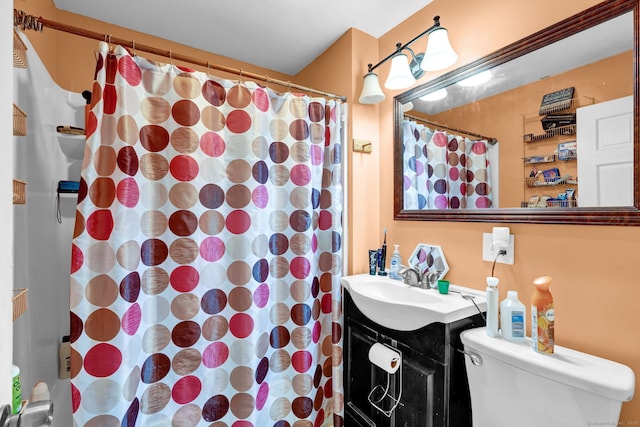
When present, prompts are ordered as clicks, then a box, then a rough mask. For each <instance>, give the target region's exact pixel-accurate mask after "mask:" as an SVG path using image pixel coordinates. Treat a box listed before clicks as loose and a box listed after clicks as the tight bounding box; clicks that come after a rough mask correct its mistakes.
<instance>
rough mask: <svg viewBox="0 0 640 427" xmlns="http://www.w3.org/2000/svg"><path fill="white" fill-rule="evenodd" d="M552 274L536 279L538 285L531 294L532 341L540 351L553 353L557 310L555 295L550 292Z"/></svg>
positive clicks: (534, 282)
mask: <svg viewBox="0 0 640 427" xmlns="http://www.w3.org/2000/svg"><path fill="white" fill-rule="evenodd" d="M551 280H552V279H551V277H550V276H542V277H538V278H536V279H534V281H533V284H534V285H535V286H536V289H535V291H534V292H533V295H532V296H531V341H532V345H533V349H534V350H535V351H537V352H539V353H548V354H551V353H553V333H554V331H553V329H554V320H555V310H554V308H553V296H552V295H551V292H549V284H550V283H551Z"/></svg>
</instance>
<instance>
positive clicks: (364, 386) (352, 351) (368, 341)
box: [344, 319, 389, 427]
mask: <svg viewBox="0 0 640 427" xmlns="http://www.w3.org/2000/svg"><path fill="white" fill-rule="evenodd" d="M346 326H347V328H346V334H345V351H346V353H347V354H346V355H345V357H346V359H345V362H346V365H345V368H344V370H345V372H344V374H345V378H344V381H345V385H344V386H345V399H346V409H345V412H346V414H345V416H346V418H347V420H351V422H352V423H353V425H354V426H367V427H369V426H378V427H382V426H388V425H389V420H388V418H387V419H386V420H385V418H386V417H385V415H384V414H382V413H381V412H380V411H378V410H376V409H375V408H374V407H373V405H371V403H369V399H368V397H369V393H370V392H371V390H373V388H374V387H375V386H376V385H378V384H383V383H382V381H386V375H383V374H384V371H383V370H382V369H379V368H377V367H376V366H374V365H372V364H371V362H369V349H370V348H371V346H372V345H373V344H374V343H376V342H378V340H379V339H380V336H379V334H378V333H377V332H375V331H373V330H372V329H370V328H367V327H366V326H364V325H362V324H360V323H358V322H356V321H354V320H351V319H348V321H347V323H346ZM347 425H349V426H350V425H351V424H347Z"/></svg>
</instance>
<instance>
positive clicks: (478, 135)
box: [404, 113, 498, 145]
mask: <svg viewBox="0 0 640 427" xmlns="http://www.w3.org/2000/svg"><path fill="white" fill-rule="evenodd" d="M404 116H405V117H406V118H408V119H412V120H417V121H419V122H422V123H425V124H428V125H433V126H436V127H439V128H441V129H446V130H450V131H452V132H458V133H463V134H465V135H468V136H473V137H476V138H480V139H486V140H487V143H489V144H491V145H494V144H495V143H497V142H498V140H497V139H495V138H491V137H489V136H484V135H480V134H478V133H474V132H468V131H466V130H464V129H458V128H452V127H449V126H445V125H442V124H440V123H438V122H432V121H430V120H427V119H423V118H422V117H417V116H412V115H411V114H406V113H405V114H404Z"/></svg>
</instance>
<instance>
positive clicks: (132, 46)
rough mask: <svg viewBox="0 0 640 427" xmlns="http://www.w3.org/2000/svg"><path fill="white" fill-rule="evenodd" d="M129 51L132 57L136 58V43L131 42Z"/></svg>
mask: <svg viewBox="0 0 640 427" xmlns="http://www.w3.org/2000/svg"><path fill="white" fill-rule="evenodd" d="M131 50H132V51H133V56H136V41H135V40H131Z"/></svg>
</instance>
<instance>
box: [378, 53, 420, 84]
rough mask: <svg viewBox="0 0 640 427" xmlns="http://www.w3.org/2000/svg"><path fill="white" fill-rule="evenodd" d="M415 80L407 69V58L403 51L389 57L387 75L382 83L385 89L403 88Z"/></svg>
mask: <svg viewBox="0 0 640 427" xmlns="http://www.w3.org/2000/svg"><path fill="white" fill-rule="evenodd" d="M415 82H416V78H415V77H413V74H411V69H409V60H408V58H407V55H405V54H404V53H398V54H396V55H395V56H394V57H393V58H391V69H390V70H389V76H388V77H387V81H386V82H385V83H384V87H386V88H387V89H405V88H408V87H409V86H412V85H413V84H414V83H415Z"/></svg>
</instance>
